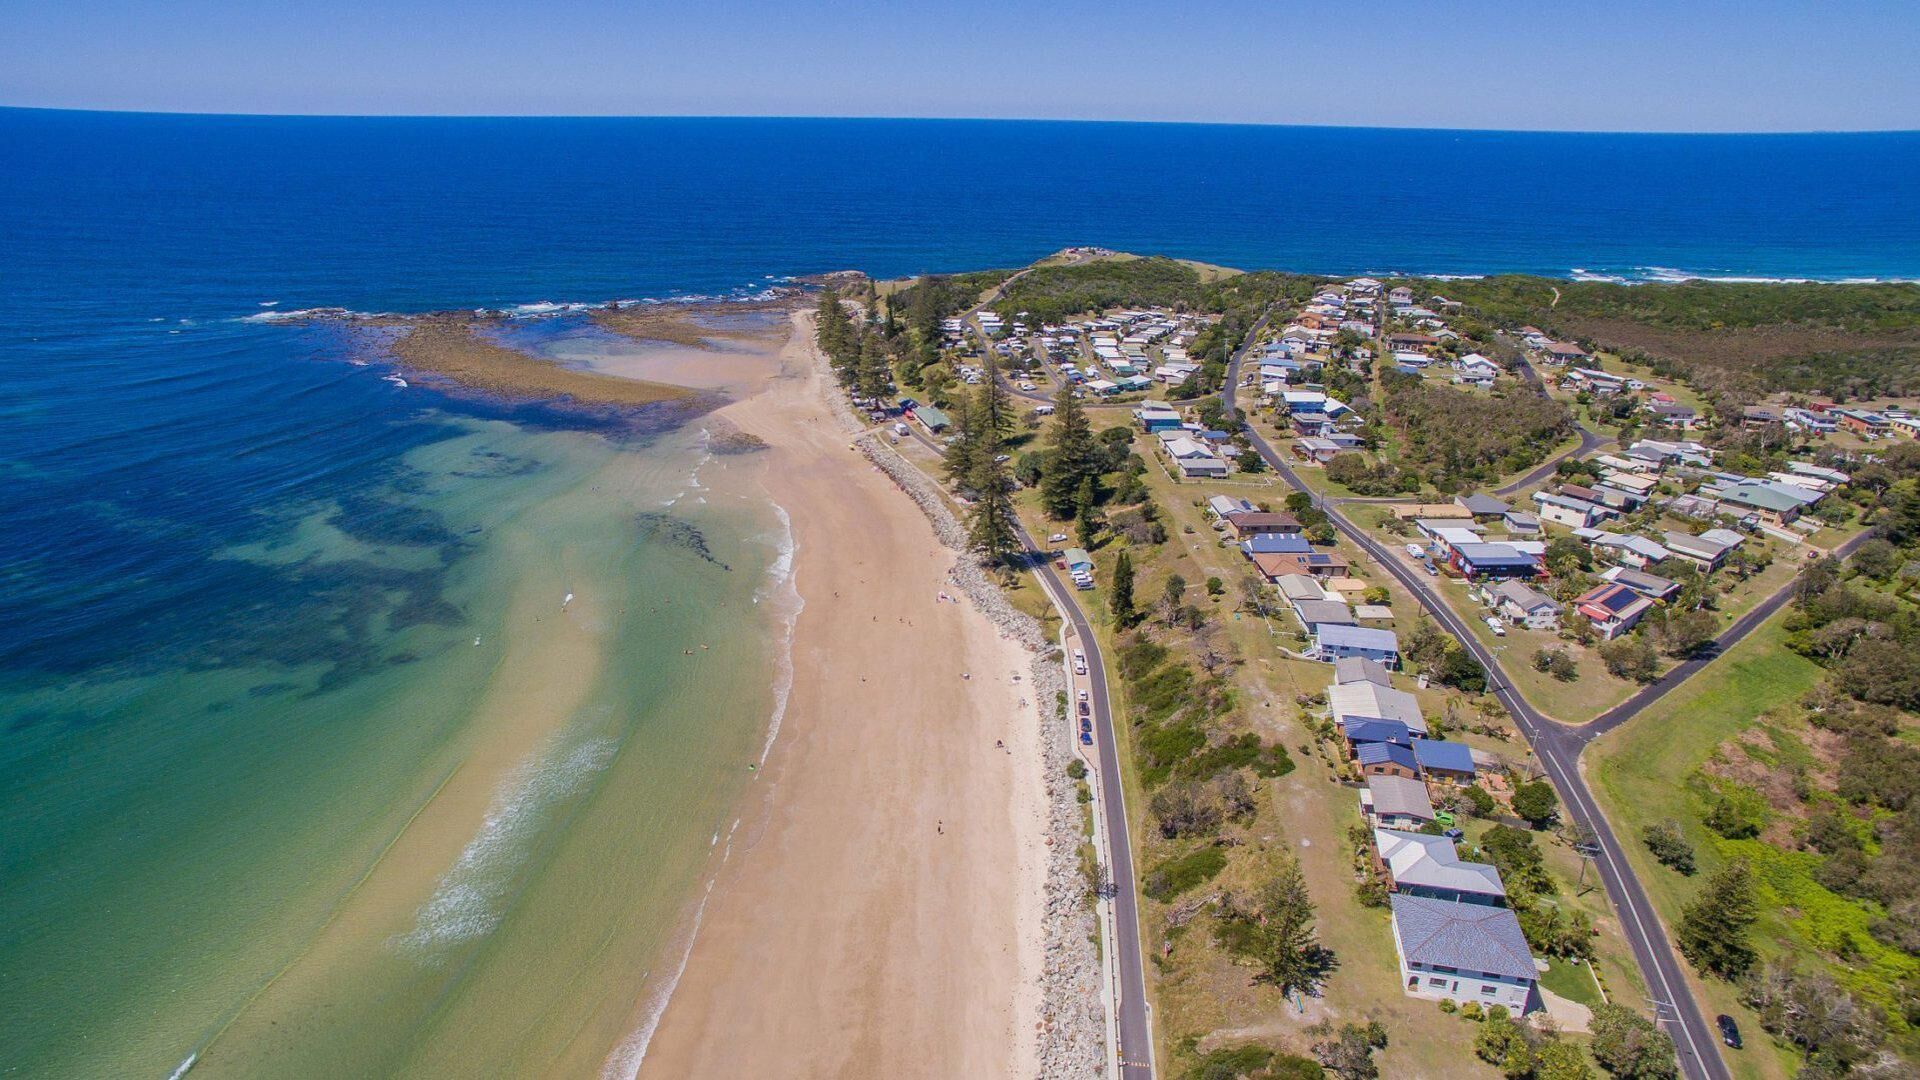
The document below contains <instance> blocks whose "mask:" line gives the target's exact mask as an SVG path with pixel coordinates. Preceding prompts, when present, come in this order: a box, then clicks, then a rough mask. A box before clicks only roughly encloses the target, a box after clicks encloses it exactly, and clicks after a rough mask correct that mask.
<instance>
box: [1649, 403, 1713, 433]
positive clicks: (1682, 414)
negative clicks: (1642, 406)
mask: <svg viewBox="0 0 1920 1080" xmlns="http://www.w3.org/2000/svg"><path fill="white" fill-rule="evenodd" d="M1646 411H1647V412H1649V413H1652V414H1653V422H1654V423H1656V424H1667V425H1670V426H1672V427H1677V428H1691V427H1693V426H1695V425H1696V424H1698V423H1699V422H1700V414H1699V413H1698V412H1695V411H1694V409H1693V408H1692V406H1688V405H1682V404H1680V403H1679V402H1668V401H1654V402H1649V403H1648V404H1647V405H1646Z"/></svg>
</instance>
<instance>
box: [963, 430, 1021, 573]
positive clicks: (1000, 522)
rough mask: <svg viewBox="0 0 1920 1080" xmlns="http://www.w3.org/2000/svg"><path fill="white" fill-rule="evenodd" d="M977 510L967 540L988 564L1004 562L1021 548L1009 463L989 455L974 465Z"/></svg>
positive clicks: (971, 513) (973, 486)
mask: <svg viewBox="0 0 1920 1080" xmlns="http://www.w3.org/2000/svg"><path fill="white" fill-rule="evenodd" d="M970 486H971V487H972V488H973V491H974V498H973V507H972V510H971V511H970V519H969V521H968V529H967V540H968V542H969V543H971V544H972V546H973V549H974V550H975V551H978V552H979V553H980V554H981V556H982V558H984V559H986V561H988V562H1002V561H1004V560H1005V559H1006V558H1007V557H1008V556H1009V555H1012V554H1013V552H1014V551H1015V550H1016V549H1018V547H1019V546H1020V537H1019V534H1018V533H1017V532H1016V531H1015V523H1014V512H1013V477H1012V475H1010V474H1009V473H1008V471H1007V463H1006V462H1004V461H1001V460H999V459H998V458H997V457H996V456H995V455H993V454H991V453H988V454H986V455H984V456H983V457H982V458H981V460H980V461H979V462H978V463H977V464H976V465H975V466H974V476H973V483H972V484H971V485H970Z"/></svg>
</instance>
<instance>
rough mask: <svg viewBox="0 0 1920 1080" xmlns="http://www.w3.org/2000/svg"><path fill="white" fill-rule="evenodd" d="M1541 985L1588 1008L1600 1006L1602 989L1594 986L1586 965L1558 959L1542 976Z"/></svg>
mask: <svg viewBox="0 0 1920 1080" xmlns="http://www.w3.org/2000/svg"><path fill="white" fill-rule="evenodd" d="M1540 985H1541V986H1544V987H1546V988H1547V989H1549V990H1551V991H1553V992H1554V993H1556V994H1558V995H1560V996H1561V997H1563V998H1566V999H1567V1000H1569V1001H1577V1002H1579V1003H1580V1004H1582V1005H1585V1006H1587V1007H1588V1008H1592V1007H1593V1006H1595V1005H1598V1004H1600V988H1599V987H1598V986H1595V985H1594V982H1593V976H1592V975H1590V974H1588V973H1587V965H1585V964H1579V963H1574V962H1573V961H1571V960H1557V959H1556V960H1554V961H1553V962H1552V963H1551V964H1549V965H1548V966H1547V973H1546V974H1544V975H1542V976H1540Z"/></svg>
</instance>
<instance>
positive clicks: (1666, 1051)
mask: <svg viewBox="0 0 1920 1080" xmlns="http://www.w3.org/2000/svg"><path fill="white" fill-rule="evenodd" d="M1589 1030H1591V1031H1592V1033H1593V1041H1592V1042H1591V1043H1590V1044H1589V1047H1588V1048H1589V1049H1591V1050H1592V1051H1593V1057H1594V1060H1595V1061H1598V1062H1599V1063H1600V1067H1601V1068H1603V1069H1605V1070H1607V1072H1608V1073H1610V1074H1611V1075H1613V1076H1615V1077H1618V1078H1619V1080H1673V1078H1674V1077H1676V1076H1678V1075H1679V1067H1678V1065H1677V1063H1676V1062H1675V1061H1674V1054H1673V1038H1672V1037H1671V1036H1669V1035H1668V1034H1667V1033H1666V1032H1664V1031H1661V1030H1660V1029H1659V1028H1658V1027H1657V1026H1655V1025H1654V1023H1653V1021H1651V1020H1648V1019H1647V1018H1646V1017H1644V1016H1641V1015H1640V1014H1639V1013H1637V1012H1634V1011H1633V1010H1632V1009H1628V1008H1625V1007H1624V1006H1620V1005H1611V1004H1607V1005H1596V1006H1594V1009H1593V1022H1592V1027H1591V1028H1590V1029H1589Z"/></svg>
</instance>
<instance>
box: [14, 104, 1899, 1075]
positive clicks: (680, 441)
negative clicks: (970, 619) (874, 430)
mask: <svg viewBox="0 0 1920 1080" xmlns="http://www.w3.org/2000/svg"><path fill="white" fill-rule="evenodd" d="M1916 176H1920V135H1916V134H1911V133H1908V134H1890V135H1787V136H1664V135H1663V136H1634V135H1539V134H1511V133H1467V132H1425V131H1379V130H1340V129H1314V128H1250V127H1232V126H1209V125H1142V124H1068V123H1014V122H965V121H952V122H947V121H847V120H707V119H684V120H680V119H674V120H645V119H641V120H520V119H500V120H486V119H477V120H464V119H462V120H426V119H387V120H379V119H318V118H278V119H268V118H247V117H174V116H147V115H120V114H84V113H61V112H43V111H29V110H0V299H4V303H3V304H0V732H4V739H3V740H0V973H4V977H3V978H0V1046H4V1047H5V1048H6V1055H5V1056H6V1061H5V1063H4V1065H0V1068H4V1069H6V1070H7V1071H9V1072H18V1073H20V1074H21V1075H51V1076H76V1077H81V1076H102V1075H136V1076H137V1075H152V1076H164V1075H167V1074H169V1073H171V1072H173V1071H174V1070H176V1069H177V1068H178V1067H179V1066H180V1065H181V1064H182V1063H184V1062H186V1061H187V1060H188V1059H189V1058H190V1056H193V1055H196V1054H197V1055H199V1056H198V1057H197V1058H195V1060H196V1062H197V1064H196V1075H197V1074H198V1070H201V1069H204V1070H205V1071H207V1072H208V1073H216V1074H231V1075H248V1076H268V1075H288V1076H311V1075H424V1076H440V1075H471V1074H473V1073H476V1072H480V1073H503V1072H504V1073H529V1072H535V1071H558V1072H565V1073H580V1072H586V1073H593V1072H597V1071H598V1070H599V1067H600V1063H601V1062H602V1061H604V1060H606V1059H607V1055H608V1052H609V1051H611V1050H613V1049H614V1048H615V1047H616V1046H619V1045H622V1044H625V1045H627V1046H628V1047H629V1048H631V1046H632V1041H631V1040H632V1037H633V1034H634V1033H633V1032H632V1031H631V1030H630V1028H631V1023H630V1018H631V1016H632V1015H633V1014H634V1012H635V1011H636V1006H637V1003H640V1002H644V1001H645V1000H647V999H648V998H649V997H650V996H652V995H657V994H659V993H661V992H663V991H664V990H665V989H666V988H667V987H668V986H670V982H671V972H672V969H673V967H674V964H675V962H676V960H675V958H676V955H677V954H676V950H677V949H678V948H679V945H680V943H679V941H678V939H679V938H680V937H681V936H682V935H684V932H685V930H686V927H687V921H686V920H687V917H688V913H689V912H690V911H691V910H693V905H695V904H697V902H698V896H699V889H700V882H701V880H702V878H703V877H704V876H705V875H706V874H707V873H709V872H710V870H711V866H712V862H713V860H714V859H715V858H717V857H719V853H720V852H723V851H724V841H725V834H726V830H727V829H728V828H729V826H730V823H731V820H732V817H731V815H732V812H733V807H734V804H735V802H736V800H737V798H738V796H739V793H740V792H741V791H742V790H744V788H745V785H747V784H748V783H750V782H751V777H752V775H753V773H752V769H751V766H752V765H753V764H754V763H756V762H757V761H758V760H759V758H760V755H761V754H762V753H763V751H764V747H765V745H766V740H767V738H768V735H769V728H770V725H771V723H772V721H773V717H774V716H775V715H776V713H777V709H778V706H779V700H780V685H781V670H782V662H783V654H782V651H781V635H782V633H783V627H784V620H783V617H782V616H781V614H780V610H781V603H783V602H784V601H783V600H782V598H781V595H780V589H779V583H780V580H781V568H782V566H783V565H784V560H785V555H786V551H787V548H786V543H787V538H786V537H785V534H784V532H783V529H782V526H781V522H780V520H779V514H778V512H777V509H776V508H774V507H771V506H767V505H764V503H763V501H756V499H755V498H754V497H753V495H752V493H751V491H750V490H748V489H747V488H745V487H739V486H735V487H731V488H730V487H729V486H728V485H727V483H726V482H725V480H726V473H727V471H728V468H727V466H726V463H725V462H724V461H718V462H716V461H715V460H713V459H711V457H710V455H709V454H708V453H707V451H706V448H705V444H704V439H703V435H702V431H701V428H700V426H699V424H698V422H697V421H695V422H692V423H680V422H671V421H669V420H665V419H662V420H660V421H658V422H655V423H642V424H639V425H626V424H623V425H618V426H613V425H608V424H604V423H596V422H593V421H589V420H585V419H582V418H580V417H578V416H574V415H569V414H567V413H565V412H562V411H557V410H554V409H549V408H542V407H538V406H509V405H505V404H501V403H497V402H488V401H486V400H483V399H475V398H472V397H468V396H456V395H448V394H443V393H440V392H438V391H436V390H433V389H431V388H426V387H422V386H419V385H413V386H407V387H400V386H398V385H396V383H395V382H394V381H392V380H390V379H388V378H387V377H386V376H387V375H388V374H390V373H389V372H388V371H386V370H385V369H384V368H383V367H381V366H380V365H379V364H357V363H355V362H354V361H355V360H356V359H359V358H360V352H359V350H358V349H356V348H355V347H354V343H353V342H351V341H349V340H348V338H347V336H346V335H344V334H343V333H342V332H341V331H339V330H337V329H330V328H328V327H325V326H316V325H309V324H301V323H291V322H278V321H274V320H272V319H271V318H262V317H261V316H263V315H268V316H270V315H271V314H272V313H274V312H285V311H291V310H296V309H303V308H312V307H323V306H326V307H343V308H349V309H354V310H360V311H421V310H429V309H440V308H460V307H475V306H487V307H496V308H517V309H518V310H520V311H522V312H523V313H525V314H526V315H528V316H529V318H530V319H531V318H532V317H534V316H537V315H540V314H542V313H546V312H551V311H553V310H555V308H556V306H564V305H566V304H570V303H584V302H597V301H604V300H609V299H618V298H661V297H673V296H719V297H726V296H748V295H753V294H755V293H757V292H758V291H760V290H763V289H765V288H766V287H768V285H770V284H773V283H775V282H778V281H781V280H783V279H785V278H787V277H788V276H790V275H797V274H805V273H811V272H816V271H821V270H832V269H841V268H858V269H863V270H866V271H869V272H871V273H874V274H876V275H879V276H898V275H905V274H911V273H920V272H931V271H952V270H966V269H975V268H981V267H988V266H1009V265H1015V264H1019V263H1024V262H1027V261H1030V260H1032V259H1034V258H1037V257H1039V256H1041V255H1045V254H1047V253H1049V252H1051V251H1053V250H1056V249H1058V248H1061V247H1065V246H1069V245H1076V244H1097V245H1102V246H1107V247H1112V248H1119V249H1126V250H1133V251H1141V252H1156V253H1165V254H1170V255H1176V256H1181V257H1187V258H1195V259H1201V260H1204V261H1208V262H1215V263H1221V264H1226V265H1233V266H1241V267H1248V268H1263V267H1274V268H1285V269H1297V270H1307V271H1325V272H1340V273H1345V272H1363V271H1372V272H1395V271H1404V272H1422V273H1437V274H1476V273H1488V272H1499V271H1525V272H1533V273H1542V274H1552V275H1562V276H1575V275H1600V276H1612V277H1619V278H1622V279H1627V280H1646V279H1662V278H1675V277H1686V276H1710V277H1729V278H1790V277H1813V278H1823V279H1866V278H1872V279H1895V278H1898V279H1908V278H1920V183H1917V182H1916V181H1915V179H1914V178H1915V177H1916ZM528 325H529V327H532V328H534V329H533V330H531V331H530V333H529V334H528V335H527V343H529V344H530V346H531V347H538V345H539V340H540V338H541V333H540V331H539V329H538V328H539V326H540V325H541V324H539V323H536V322H529V323H528ZM575 347H584V346H580V345H579V344H578V342H576V343H575ZM595 347H597V346H595ZM690 535H691V536H698V537H699V538H700V543H699V544H698V545H694V544H689V543H688V542H686V539H687V537H688V536H690ZM568 594H572V595H573V596H575V597H576V599H575V600H574V601H572V602H566V601H564V598H565V597H566V596H567V595H568ZM696 645H697V646H702V647H696ZM462 810H464V811H465V812H464V813H460V812H458V811H462ZM442 817H444V818H445V821H446V822H449V823H450V822H465V823H467V824H464V825H461V826H460V827H458V828H456V827H454V826H453V825H452V824H447V823H443V821H442ZM473 821H479V822H480V825H479V826H478V827H477V828H476V827H473V826H472V825H471V822H473ZM623 1025H625V1026H623ZM620 1060H626V1059H620Z"/></svg>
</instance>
